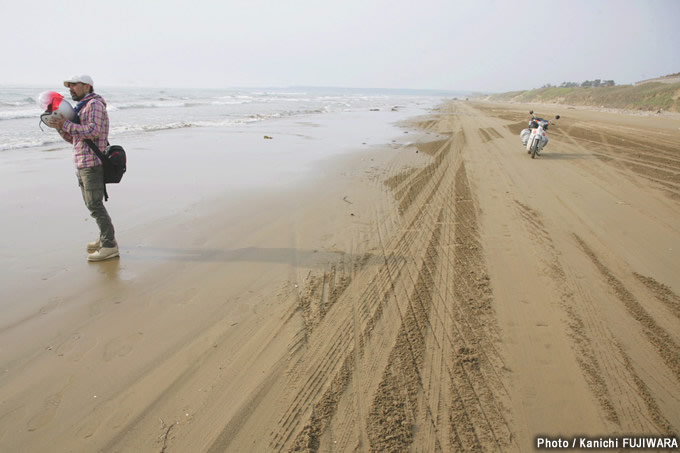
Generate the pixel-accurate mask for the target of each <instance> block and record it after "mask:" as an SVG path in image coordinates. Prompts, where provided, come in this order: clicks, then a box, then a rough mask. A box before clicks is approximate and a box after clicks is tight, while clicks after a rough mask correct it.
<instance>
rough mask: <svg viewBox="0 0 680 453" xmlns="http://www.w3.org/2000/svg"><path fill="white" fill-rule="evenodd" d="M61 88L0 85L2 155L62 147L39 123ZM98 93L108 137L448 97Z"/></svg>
mask: <svg viewBox="0 0 680 453" xmlns="http://www.w3.org/2000/svg"><path fill="white" fill-rule="evenodd" d="M47 90H52V91H57V92H59V93H61V94H62V95H64V97H65V98H66V99H67V100H69V102H70V103H71V105H75V102H74V101H73V100H71V98H70V95H69V93H68V90H67V89H65V88H63V87H62V88H59V87H58V86H56V87H55V86H52V87H49V86H42V87H40V86H0V153H2V152H8V151H9V152H11V151H17V150H23V149H27V148H43V149H44V148H45V147H50V146H62V145H63V144H64V143H65V142H63V141H62V140H61V138H60V137H59V136H58V135H57V134H56V133H54V131H53V130H50V129H49V128H47V127H45V126H44V125H43V127H42V130H41V128H40V124H39V116H40V114H41V113H42V110H41V108H40V107H39V106H38V103H37V99H38V96H39V94H40V93H41V92H43V91H47ZM97 93H98V94H100V95H101V96H103V97H104V99H105V100H106V102H107V109H108V112H109V118H110V120H111V129H110V132H109V134H110V138H111V139H113V140H115V139H117V138H119V137H120V136H121V135H126V134H144V133H147V132H154V131H161V130H167V129H181V128H203V127H215V126H217V127H220V126H221V127H238V126H242V125H246V124H249V123H254V122H258V121H267V120H275V119H277V118H286V117H293V116H304V115H311V114H324V113H337V112H345V111H347V112H351V111H366V110H371V109H377V110H381V111H383V110H391V109H400V108H403V107H410V108H412V107H416V106H417V107H420V108H422V109H428V108H430V107H432V106H434V105H436V104H438V103H440V102H441V100H442V98H443V97H444V96H443V95H442V94H437V93H425V94H423V93H414V92H399V91H397V90H390V91H385V90H383V91H380V90H365V89H356V90H352V89H334V88H299V89H298V88H293V89H170V88H169V89H161V88H115V87H102V88H101V89H98V90H97Z"/></svg>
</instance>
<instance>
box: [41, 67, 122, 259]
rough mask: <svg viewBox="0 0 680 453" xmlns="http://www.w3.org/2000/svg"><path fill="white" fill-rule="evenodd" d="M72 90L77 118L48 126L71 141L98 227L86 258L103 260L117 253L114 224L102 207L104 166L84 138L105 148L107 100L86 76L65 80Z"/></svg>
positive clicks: (80, 180) (85, 197) (82, 187)
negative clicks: (97, 232)
mask: <svg viewBox="0 0 680 453" xmlns="http://www.w3.org/2000/svg"><path fill="white" fill-rule="evenodd" d="M64 86H65V87H66V88H68V89H69V91H70V92H71V98H73V100H74V101H76V102H78V104H77V105H76V106H75V109H74V110H75V111H76V117H75V118H74V120H73V121H68V120H66V119H65V118H64V117H63V116H61V115H59V116H58V117H57V118H56V119H54V120H53V121H52V122H51V123H50V126H52V127H54V128H55V129H56V130H57V131H58V132H59V135H61V137H62V138H63V139H64V140H66V141H67V142H69V143H72V144H73V161H74V163H75V166H76V175H77V177H78V185H79V186H80V190H81V192H82V195H83V200H84V201H85V206H87V208H88V209H89V210H90V215H91V216H92V217H93V218H94V219H95V220H96V221H97V225H98V226H99V239H97V240H96V241H94V242H89V243H88V244H87V251H88V252H90V253H89V254H88V255H87V260H88V261H103V260H107V259H110V258H114V257H116V256H118V244H116V239H115V237H114V234H115V233H114V229H113V224H112V223H111V218H110V217H109V213H108V212H107V211H106V208H105V207H104V193H105V190H106V186H105V185H104V167H103V166H102V162H101V160H99V158H98V157H97V156H96V155H95V154H94V152H93V151H92V150H91V149H90V147H89V146H87V143H86V142H85V140H87V139H89V140H92V141H93V142H94V143H95V144H96V145H97V147H98V148H99V149H100V150H104V149H105V148H106V146H107V144H108V137H109V115H108V113H107V112H106V102H105V101H104V99H103V98H102V97H101V96H99V95H98V94H96V93H95V92H94V82H93V81H92V77H90V76H88V75H82V76H74V77H72V78H71V79H70V80H66V81H64Z"/></svg>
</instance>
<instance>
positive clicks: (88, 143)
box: [84, 138, 109, 201]
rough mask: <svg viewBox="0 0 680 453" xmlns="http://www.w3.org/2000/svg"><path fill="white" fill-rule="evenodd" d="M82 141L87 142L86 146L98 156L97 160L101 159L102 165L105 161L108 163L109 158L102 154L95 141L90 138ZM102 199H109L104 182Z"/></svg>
mask: <svg viewBox="0 0 680 453" xmlns="http://www.w3.org/2000/svg"><path fill="white" fill-rule="evenodd" d="M84 142H85V143H87V146H89V147H90V149H91V150H92V152H94V153H95V154H96V155H97V157H98V158H99V160H101V161H102V166H104V163H105V162H106V163H109V158H108V157H106V156H105V155H104V154H102V152H101V151H99V147H98V146H97V145H95V143H94V142H93V141H92V140H90V139H89V138H86V139H85V140H84ZM103 177H104V176H102V178H103ZM104 201H109V194H108V193H107V192H106V183H104Z"/></svg>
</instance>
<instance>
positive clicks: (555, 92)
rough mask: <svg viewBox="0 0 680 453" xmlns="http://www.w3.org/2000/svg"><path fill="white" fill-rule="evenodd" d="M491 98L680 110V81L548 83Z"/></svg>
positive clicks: (491, 97) (654, 109)
mask: <svg viewBox="0 0 680 453" xmlns="http://www.w3.org/2000/svg"><path fill="white" fill-rule="evenodd" d="M488 99H489V100H491V101H514V102H545V103H556V104H571V105H589V106H596V107H600V106H603V107H608V108H620V109H632V110H647V111H658V110H665V111H675V112H680V82H679V83H670V84H669V83H660V82H649V83H644V84H638V85H618V86H598V87H583V86H577V87H574V86H569V87H565V86H560V87H556V86H545V87H543V88H538V89H534V90H526V91H510V92H507V93H500V94H493V95H490V96H488Z"/></svg>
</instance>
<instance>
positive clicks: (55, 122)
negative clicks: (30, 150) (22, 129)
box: [47, 113, 66, 130]
mask: <svg viewBox="0 0 680 453" xmlns="http://www.w3.org/2000/svg"><path fill="white" fill-rule="evenodd" d="M65 122H66V118H64V115H62V114H61V113H59V114H57V115H55V116H53V117H51V118H50V119H49V120H48V121H47V125H48V126H50V127H53V128H55V129H56V130H61V128H62V127H64V123H65Z"/></svg>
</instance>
